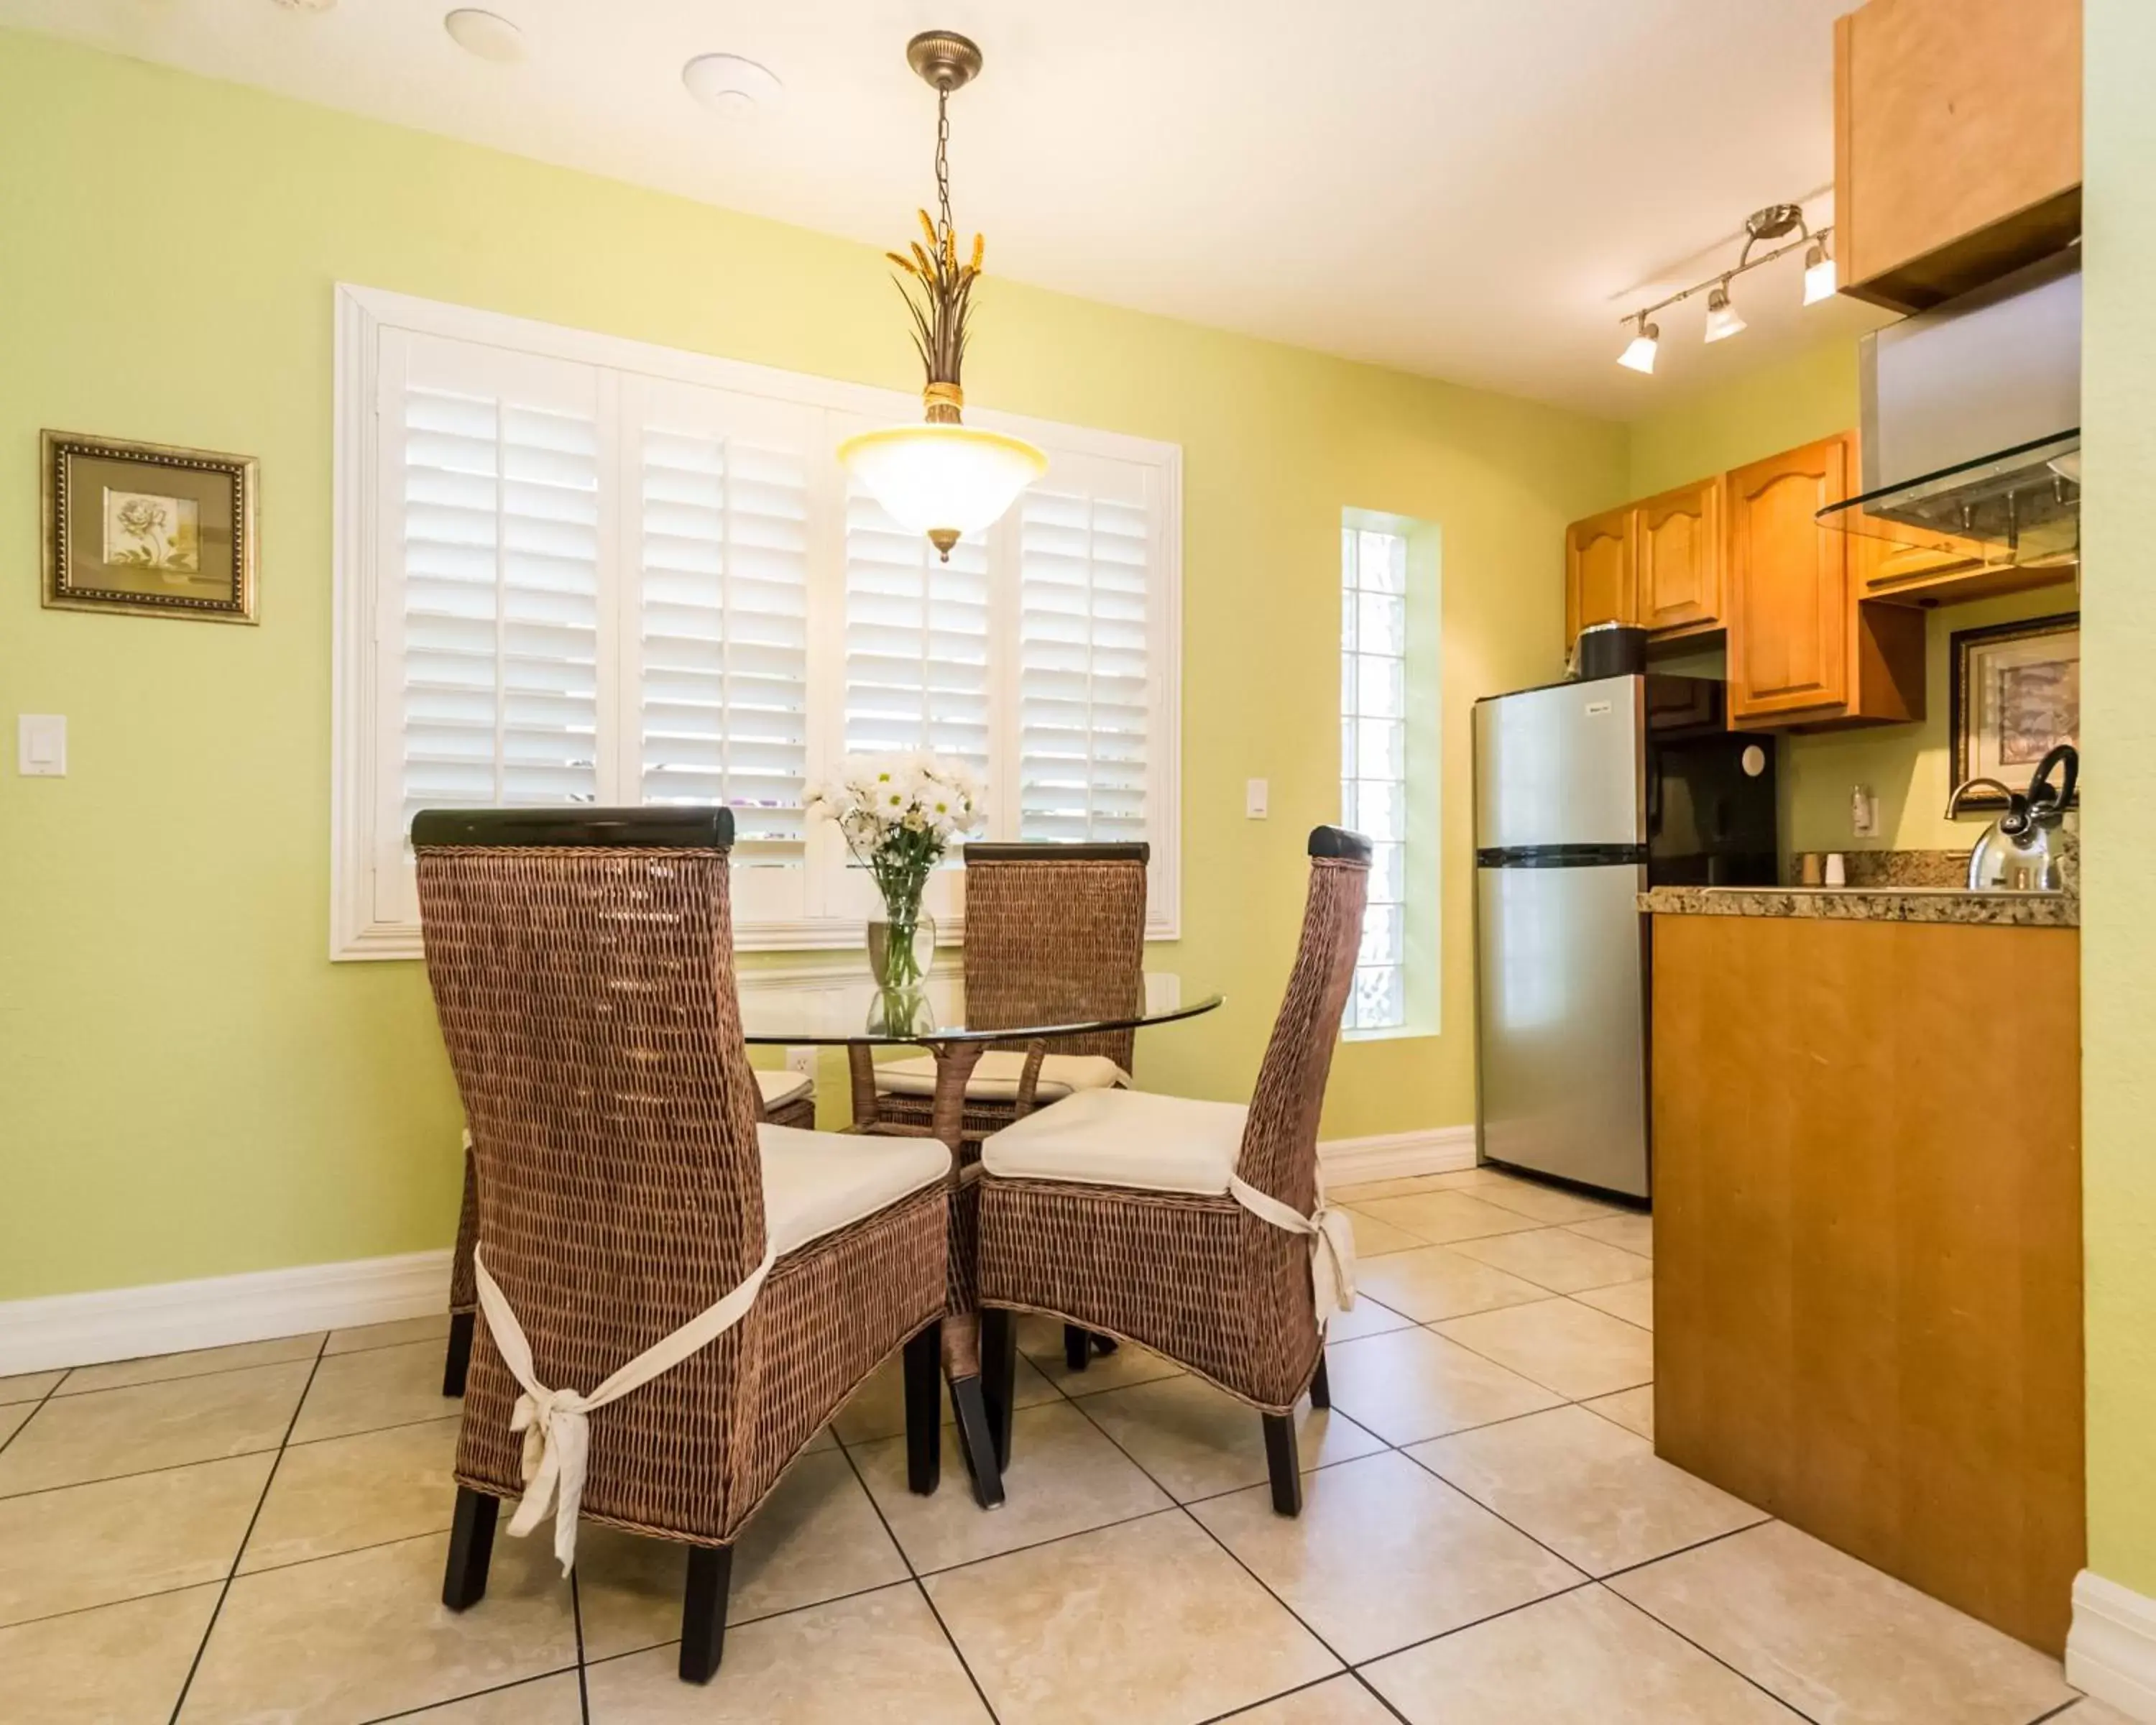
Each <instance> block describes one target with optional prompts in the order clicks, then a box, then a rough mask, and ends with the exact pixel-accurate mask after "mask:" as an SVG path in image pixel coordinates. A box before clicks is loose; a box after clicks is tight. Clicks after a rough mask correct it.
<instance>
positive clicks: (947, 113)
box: [936, 90, 955, 239]
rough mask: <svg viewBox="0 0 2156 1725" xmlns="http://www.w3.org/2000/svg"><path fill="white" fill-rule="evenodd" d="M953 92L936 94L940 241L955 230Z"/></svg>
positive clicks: (938, 237) (937, 201) (937, 193)
mask: <svg viewBox="0 0 2156 1725" xmlns="http://www.w3.org/2000/svg"><path fill="white" fill-rule="evenodd" d="M950 147H951V92H950V91H949V90H937V92H936V203H937V213H938V215H939V216H940V217H941V218H942V219H941V221H940V223H939V224H938V227H937V239H946V238H948V237H949V236H950V234H952V233H953V232H954V231H955V229H954V226H953V223H952V220H951V158H950Z"/></svg>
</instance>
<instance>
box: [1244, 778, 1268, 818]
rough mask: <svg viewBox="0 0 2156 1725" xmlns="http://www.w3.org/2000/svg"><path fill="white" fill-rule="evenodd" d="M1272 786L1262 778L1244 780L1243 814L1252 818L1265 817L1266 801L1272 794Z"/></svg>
mask: <svg viewBox="0 0 2156 1725" xmlns="http://www.w3.org/2000/svg"><path fill="white" fill-rule="evenodd" d="M1270 794H1271V787H1270V785H1269V784H1267V783H1266V782H1265V780H1264V779H1262V778H1246V779H1245V780H1244V781H1243V814H1244V815H1245V818H1247V819H1250V820H1263V819H1265V801H1266V798H1268V797H1269V796H1270Z"/></svg>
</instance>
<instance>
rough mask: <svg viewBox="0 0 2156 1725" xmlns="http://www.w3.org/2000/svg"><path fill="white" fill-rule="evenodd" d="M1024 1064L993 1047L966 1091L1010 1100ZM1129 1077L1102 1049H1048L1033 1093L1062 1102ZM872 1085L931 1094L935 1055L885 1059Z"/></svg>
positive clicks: (891, 1092) (888, 1091)
mask: <svg viewBox="0 0 2156 1725" xmlns="http://www.w3.org/2000/svg"><path fill="white" fill-rule="evenodd" d="M1024 1070H1025V1055H1024V1053H1022V1052H1020V1051H1019V1050H1012V1049H1002V1048H992V1049H990V1050H988V1052H987V1053H986V1054H984V1055H982V1056H981V1063H980V1064H979V1065H978V1066H976V1067H974V1068H973V1076H972V1077H970V1078H968V1080H967V1081H966V1094H967V1095H968V1096H972V1097H973V1098H974V1099H975V1100H977V1101H983V1102H1008V1101H1011V1100H1012V1099H1013V1098H1014V1097H1015V1096H1017V1095H1018V1081H1019V1076H1020V1075H1021V1074H1023V1073H1024ZM1130 1081H1131V1078H1130V1074H1128V1073H1127V1072H1126V1071H1124V1070H1123V1069H1122V1067H1121V1066H1118V1065H1116V1063H1115V1062H1114V1061H1113V1060H1110V1059H1109V1058H1108V1057H1107V1056H1106V1055H1046V1056H1045V1058H1043V1060H1041V1063H1040V1079H1039V1082H1038V1083H1037V1084H1035V1085H1034V1089H1033V1096H1034V1101H1038V1102H1060V1101H1062V1100H1063V1098H1064V1097H1065V1096H1070V1095H1071V1094H1072V1093H1073V1092H1075V1091H1081V1090H1111V1089H1112V1088H1114V1087H1115V1086H1116V1085H1119V1084H1128V1083H1129V1082H1130ZM875 1087H876V1088H877V1089H878V1090H880V1091H883V1092H884V1093H885V1095H887V1096H934V1095H935V1094H936V1057H935V1056H934V1055H916V1056H914V1057H913V1058H912V1059H911V1060H886V1061H885V1063H884V1064H883V1065H880V1066H878V1067H877V1068H876V1069H875Z"/></svg>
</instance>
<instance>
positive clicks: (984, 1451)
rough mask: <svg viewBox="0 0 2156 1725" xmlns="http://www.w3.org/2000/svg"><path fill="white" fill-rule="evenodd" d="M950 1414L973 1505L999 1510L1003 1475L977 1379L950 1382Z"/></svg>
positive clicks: (986, 1407) (1002, 1495) (986, 1404)
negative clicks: (970, 1484) (955, 1424)
mask: <svg viewBox="0 0 2156 1725" xmlns="http://www.w3.org/2000/svg"><path fill="white" fill-rule="evenodd" d="M951 1410H952V1412H953V1413H954V1414H957V1416H958V1453H959V1454H960V1455H963V1456H964V1457H965V1458H966V1471H967V1472H968V1473H969V1474H971V1475H972V1476H973V1499H974V1501H975V1502H977V1503H978V1504H979V1505H980V1506H981V1507H982V1508H983V1509H1001V1508H1002V1507H1003V1506H1004V1471H1003V1469H1002V1468H1001V1467H999V1466H997V1464H996V1440H995V1437H994V1435H993V1433H991V1432H990V1430H988V1400H987V1398H985V1397H984V1396H983V1394H981V1380H980V1379H979V1378H952V1380H951Z"/></svg>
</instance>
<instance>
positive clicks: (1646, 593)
mask: <svg viewBox="0 0 2156 1725" xmlns="http://www.w3.org/2000/svg"><path fill="white" fill-rule="evenodd" d="M1632 516H1633V521H1634V527H1633V558H1634V562H1635V566H1636V572H1637V578H1638V584H1639V597H1640V603H1639V619H1640V626H1641V627H1642V628H1644V629H1709V628H1712V627H1713V626H1714V625H1715V624H1717V623H1719V622H1720V621H1721V620H1722V481H1721V480H1719V479H1711V480H1700V481H1699V482H1698V483H1697V485H1684V486H1681V487H1680V488H1678V489H1677V490H1674V491H1665V492H1664V493H1663V494H1662V495H1661V496H1659V497H1650V498H1649V499H1648V500H1647V501H1645V503H1642V504H1640V505H1638V506H1635V508H1634V510H1633V511H1632Z"/></svg>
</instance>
